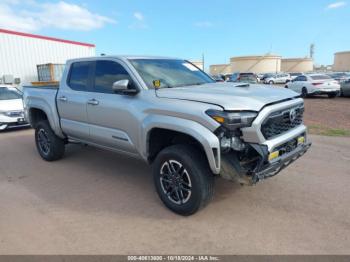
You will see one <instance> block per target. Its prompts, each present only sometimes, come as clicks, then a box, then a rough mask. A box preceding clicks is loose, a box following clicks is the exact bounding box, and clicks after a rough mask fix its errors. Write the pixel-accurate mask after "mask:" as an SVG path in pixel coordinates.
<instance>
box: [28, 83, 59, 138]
mask: <svg viewBox="0 0 350 262" xmlns="http://www.w3.org/2000/svg"><path fill="white" fill-rule="evenodd" d="M57 93H58V86H52V85H48V86H24V87H23V104H24V112H25V118H26V120H27V121H28V122H29V123H30V122H31V119H29V117H28V110H27V108H31V110H33V109H35V110H42V111H44V112H46V114H47V118H48V120H49V123H50V125H51V128H52V129H53V130H54V132H55V133H56V134H57V135H58V136H60V137H62V136H63V134H62V132H61V128H60V118H59V115H58V111H57V103H56V98H57Z"/></svg>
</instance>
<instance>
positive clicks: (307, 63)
mask: <svg viewBox="0 0 350 262" xmlns="http://www.w3.org/2000/svg"><path fill="white" fill-rule="evenodd" d="M313 69H314V61H313V60H312V59H311V58H283V59H282V60H281V71H283V72H301V73H306V72H311V71H313Z"/></svg>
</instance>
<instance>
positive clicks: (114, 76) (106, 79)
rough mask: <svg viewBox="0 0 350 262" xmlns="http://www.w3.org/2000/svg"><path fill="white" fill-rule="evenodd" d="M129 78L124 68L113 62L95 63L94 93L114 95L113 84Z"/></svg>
mask: <svg viewBox="0 0 350 262" xmlns="http://www.w3.org/2000/svg"><path fill="white" fill-rule="evenodd" d="M125 79H127V80H129V81H130V82H131V78H130V75H129V73H128V72H127V71H126V70H125V68H124V67H123V66H122V65H120V64H119V63H117V62H114V61H97V62H96V70H95V80H94V91H95V92H99V93H110V94H112V93H114V92H113V89H112V86H113V83H114V82H116V81H119V80H125Z"/></svg>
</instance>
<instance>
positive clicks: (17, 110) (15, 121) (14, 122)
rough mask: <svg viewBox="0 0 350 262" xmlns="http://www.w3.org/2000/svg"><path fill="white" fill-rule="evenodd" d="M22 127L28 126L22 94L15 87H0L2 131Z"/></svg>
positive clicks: (0, 128)
mask: <svg viewBox="0 0 350 262" xmlns="http://www.w3.org/2000/svg"><path fill="white" fill-rule="evenodd" d="M22 126H28V123H27V122H26V121H25V120H24V111H23V101H22V93H21V92H20V91H19V90H17V89H16V88H14V87H8V86H0V130H5V129H9V128H14V127H22Z"/></svg>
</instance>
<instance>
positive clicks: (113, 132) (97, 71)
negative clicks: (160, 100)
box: [87, 60, 138, 154]
mask: <svg viewBox="0 0 350 262" xmlns="http://www.w3.org/2000/svg"><path fill="white" fill-rule="evenodd" d="M125 79H127V80H129V81H130V87H129V88H136V87H135V86H134V84H133V81H132V79H131V77H130V74H129V73H128V71H127V70H126V69H125V68H124V67H123V66H122V65H121V64H120V63H118V62H116V61H114V60H97V61H96V62H95V67H94V73H93V79H92V92H91V93H90V94H91V95H90V98H89V101H88V105H87V116H88V122H89V124H90V140H91V142H93V143H95V144H97V145H100V146H103V147H107V148H110V149H113V150H117V151H122V152H126V153H130V154H137V151H136V149H135V146H134V143H135V142H136V140H137V137H138V136H137V134H138V133H137V126H138V125H137V123H138V122H137V119H135V118H134V116H133V115H132V114H130V112H131V111H132V108H133V107H134V101H135V100H136V98H135V97H134V96H131V95H130V96H129V95H122V94H116V93H114V92H113V89H112V86H113V83H114V82H116V81H119V80H125Z"/></svg>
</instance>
